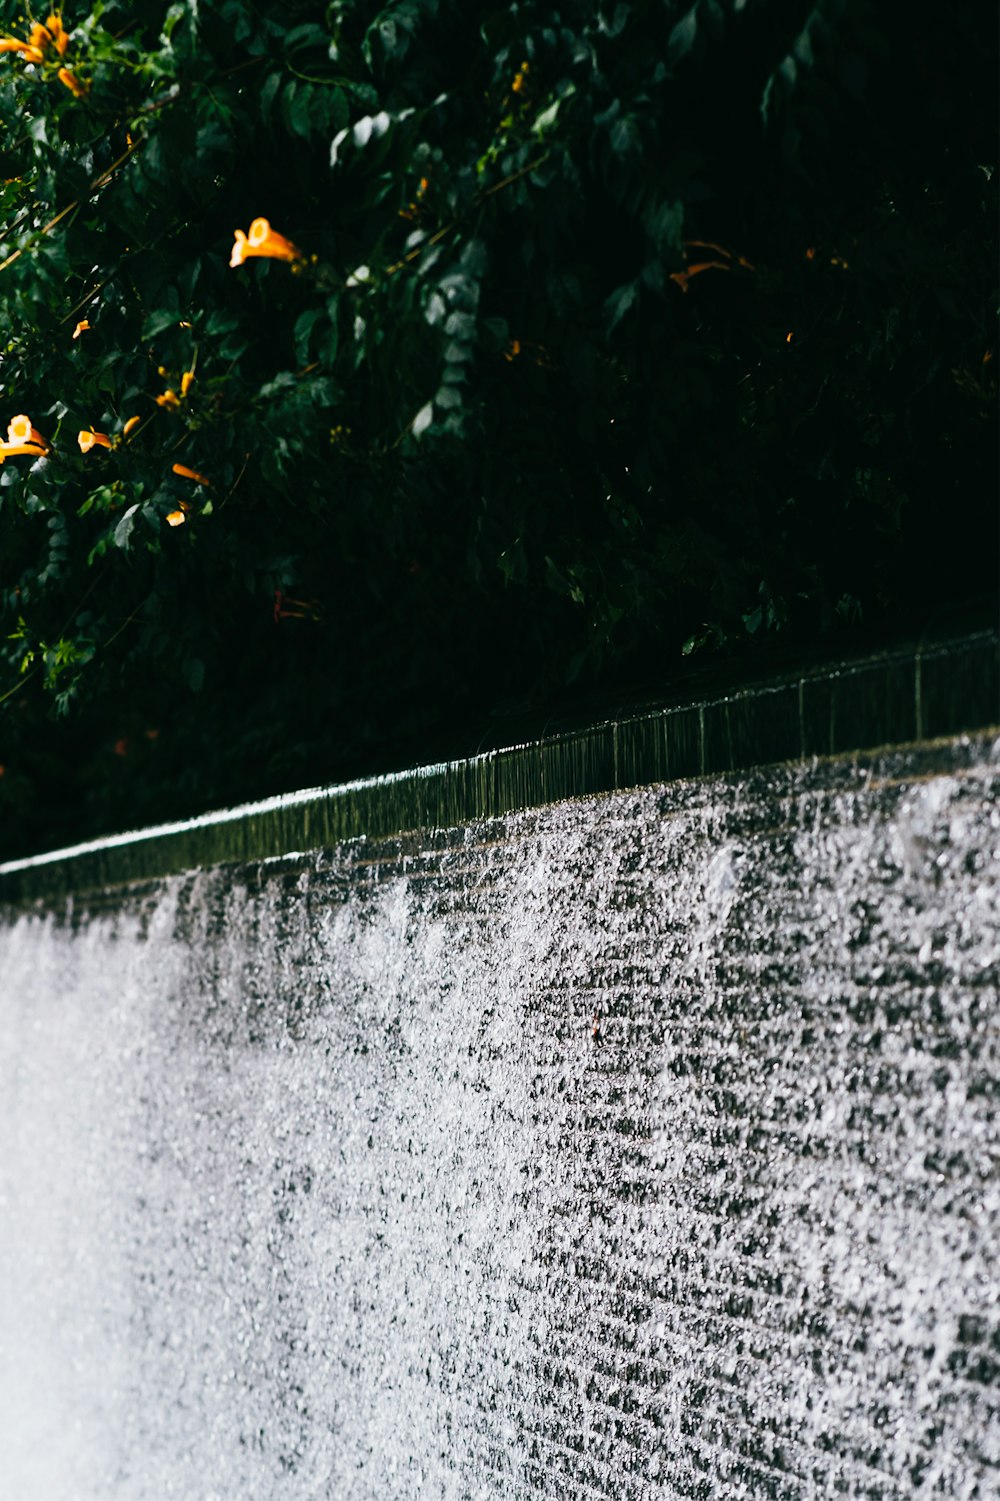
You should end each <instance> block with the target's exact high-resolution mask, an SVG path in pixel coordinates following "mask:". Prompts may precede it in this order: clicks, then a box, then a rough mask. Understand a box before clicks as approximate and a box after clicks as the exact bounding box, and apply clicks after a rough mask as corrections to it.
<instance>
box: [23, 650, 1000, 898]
mask: <svg viewBox="0 0 1000 1501" xmlns="http://www.w3.org/2000/svg"><path fill="white" fill-rule="evenodd" d="M998 725H1000V632H998V630H997V629H995V628H990V629H981V630H974V631H971V632H970V631H968V630H966V631H965V632H963V633H962V634H960V635H953V636H950V637H943V638H940V639H938V640H934V641H930V642H928V641H927V640H926V639H924V640H921V641H919V642H918V643H915V644H913V643H911V644H909V645H906V646H900V647H896V648H894V649H890V650H883V651H881V652H879V653H877V654H872V653H871V652H870V651H869V653H868V654H866V655H857V656H853V657H840V658H838V659H837V660H835V661H831V662H827V663H825V664H820V665H818V666H817V665H816V664H814V663H813V664H810V665H809V666H807V667H803V668H800V669H799V670H786V671H783V672H782V673H780V674H774V675H772V676H771V677H770V678H767V679H764V680H757V681H754V682H743V683H738V684H734V685H732V687H731V688H730V691H728V692H726V691H716V692H715V693H714V694H709V695H705V694H702V695H701V696H698V697H691V698H688V699H687V700H682V701H680V702H672V703H669V704H664V705H661V706H659V707H650V706H649V704H648V702H647V703H643V704H642V706H641V707H637V708H636V710H635V711H634V712H632V713H628V712H624V713H619V714H617V715H616V716H615V717H612V718H602V719H598V720H595V721H594V722H592V723H590V724H587V725H585V726H584V727H583V728H578V729H570V730H562V731H559V732H555V733H550V734H548V735H545V736H543V737H541V738H539V739H536V740H518V741H516V742H512V743H508V744H504V745H502V746H500V747H499V748H496V749H490V750H486V751H480V752H479V753H478V754H476V755H473V756H470V757H467V758H465V759H458V760H449V761H435V762H431V763H428V764H426V765H422V766H415V767H411V768H407V769H405V770H401V771H394V772H387V773H382V774H380V775H377V776H371V777H360V778H357V779H355V780H353V781H347V782H340V783H336V784H332V785H329V786H319V787H308V788H302V789H298V790H295V791H292V792H287V793H279V794H277V795H275V796H272V797H268V798H264V799H262V800H261V801H258V802H253V803H244V804H241V805H239V806H237V807H233V808H223V809H219V810H215V811H212V812H207V813H202V814H197V815H195V816H193V817H191V818H185V819H179V820H176V821H174V822H170V823H164V824H158V825H154V826H152V827H147V828H139V829H131V830H127V831H124V832H122V833H118V834H110V835H106V836H103V837H100V838H96V839H90V840H86V841H83V842H81V843H79V844H75V845H70V846H68V847H65V848H62V849H55V850H49V851H45V852H44V853H41V854H36V855H28V856H24V857H22V858H19V859H16V860H8V861H5V862H3V863H0V902H3V903H5V904H11V903H13V904H14V905H18V906H20V905H25V904H32V903H37V902H39V901H42V902H45V901H52V900H58V899H61V898H63V897H66V896H69V895H72V894H77V893H79V894H82V893H84V892H88V891H94V890H98V889H106V888H109V887H119V886H122V885H128V884H132V883H135V882H142V881H148V880H153V879H158V878H160V877H164V876H168V875H174V874H179V873H180V872H182V871H187V870H197V869H205V868H208V867H213V866H218V865H228V864H234V863H242V864H247V863H252V864H257V865H260V864H263V863H265V862H272V861H278V860H288V859H289V858H291V857H292V856H293V855H298V856H300V857H303V858H305V857H306V856H308V855H310V854H315V853H316V852H318V851H321V850H323V849H328V848H332V847H333V846H336V845H339V844H344V843H346V842H349V841H351V840H356V839H359V838H390V837H396V836H400V835H404V834H410V833H414V832H416V831H419V830H441V829H454V828H458V827H461V826H463V825H466V824H470V823H475V822H479V821H483V820H488V819H491V818H501V817H505V816H507V815H509V814H511V813H515V812H518V811H520V810H524V809H528V808H538V807H543V806H546V805H548V804H553V803H557V802H563V801H566V800H568V799H572V798H576V797H588V796H595V795H601V794H605V793H613V792H621V791H625V790H628V789H633V788H638V787H643V786H653V785H661V784H664V783H672V782H681V781H689V780H691V779H692V778H698V777H704V776H715V775H726V774H739V773H743V772H747V771H749V770H751V769H753V768H758V767H764V766H777V765H782V764H787V763H796V762H799V763H801V762H809V761H811V760H815V759H818V758H826V757H830V756H839V757H850V756H852V755H860V754H862V753H866V754H868V753H872V752H874V751H876V750H880V749H886V748H889V747H899V746H907V745H915V744H917V745H931V744H933V743H935V742H937V741H941V740H947V739H949V738H954V737H957V736H963V735H976V736H983V735H988V734H991V733H992V734H995V733H996V732H997V726H998Z"/></svg>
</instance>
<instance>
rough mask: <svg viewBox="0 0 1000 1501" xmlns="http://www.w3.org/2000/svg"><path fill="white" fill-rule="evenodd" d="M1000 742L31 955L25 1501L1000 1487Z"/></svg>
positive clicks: (333, 880) (990, 1491) (534, 816)
mask: <svg viewBox="0 0 1000 1501" xmlns="http://www.w3.org/2000/svg"><path fill="white" fill-rule="evenodd" d="M998 788H1000V745H997V744H993V743H990V742H988V741H983V740H979V741H972V742H955V743H953V744H951V745H950V746H940V745H939V746H937V747H933V748H924V749H920V750H913V751H907V752H892V753H886V754H883V755H881V756H878V757H871V758H869V759H868V760H867V761H862V762H849V761H846V760H845V761H842V762H837V761H827V762H824V763H821V764H813V765H803V766H798V767H795V768H783V769H779V770H778V771H772V772H769V773H766V774H765V773H759V774H747V775H743V776H730V777H720V778H713V779H706V780H703V781H700V782H689V783H677V784H673V785H671V786H669V787H662V788H651V789H647V790H644V791H640V792H635V793H616V794H614V795H611V796H607V797H603V798H599V799H593V800H589V801H580V802H572V803H563V804H560V805H557V806H553V807H550V808H548V809H544V810H541V811H537V812H532V813H529V814H522V815H518V816H516V817H510V818H507V819H505V820H504V821H503V822H493V823H490V824H480V825H475V826H471V827H468V828H466V829H462V830H457V831H453V832H451V833H447V834H437V835H433V836H431V835H428V836H425V837H424V838H420V837H411V838H408V839H406V840H394V841H382V842H372V841H368V842H365V841H358V842H355V843H352V844H350V845H346V846H343V847H341V848H339V849H337V850H334V851H327V852H325V853H323V854H321V855H316V856H310V857H308V858H305V857H302V858H297V859H288V860H284V861H280V862H275V863H271V864H269V865H265V866H256V867H253V868H244V869H237V870H235V871H232V870H230V871H222V872H207V873H201V874H196V875H188V876H179V877H173V878H170V879H167V880H165V881H163V882H162V883H159V884H156V885H147V886H145V887H143V888H141V889H132V890H131V891H129V892H127V893H121V892H119V893H115V894H108V895H106V896H104V897H91V898H89V899H87V900H82V899H77V901H76V902H75V904H74V903H73V902H68V903H66V904H65V905H63V906H61V907H60V908H59V909H58V910H55V911H46V910H44V909H43V908H38V909H33V910H31V911H24V912H21V913H18V912H15V911H13V910H8V912H7V913H6V915H5V917H4V919H3V921H2V923H0V987H2V991H0V1456H2V1459H0V1495H2V1497H3V1501H31V1498H37V1501H126V1498H130V1501H131V1498H136V1501H138V1498H143V1501H164V1498H167V1497H179V1498H182V1501H210V1498H216V1501H273V1498H288V1501H322V1498H330V1501H396V1498H417V1497H419V1498H441V1501H474V1498H475V1501H479V1498H482V1501H487V1498H488V1501H501V1498H504V1501H506V1498H510V1501H529V1498H536V1501H541V1498H551V1501H584V1498H586V1501H600V1498H603V1497H613V1498H614V1501H640V1498H641V1501H653V1498H659V1497H664V1498H685V1501H688V1498H690V1501H695V1498H697V1501H731V1498H758V1497H769V1498H782V1501H794V1498H806V1497H848V1498H865V1501H889V1498H896V1497H925V1496H926V1497H947V1498H953V1501H955V1498H962V1501H986V1498H987V1497H992V1496H994V1495H995V1494H996V1493H997V1488H998V1486H1000V1270H998V1265H1000V1170H998V1169H1000V1161H998V1159H1000V1141H998V1129H997V1101H998V1095H1000V1006H998V971H1000V857H998V849H1000V841H998V831H1000V811H998V809H1000V804H998V803H997V801H996V794H997V791H998Z"/></svg>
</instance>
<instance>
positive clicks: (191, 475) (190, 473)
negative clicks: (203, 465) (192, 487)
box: [170, 464, 212, 485]
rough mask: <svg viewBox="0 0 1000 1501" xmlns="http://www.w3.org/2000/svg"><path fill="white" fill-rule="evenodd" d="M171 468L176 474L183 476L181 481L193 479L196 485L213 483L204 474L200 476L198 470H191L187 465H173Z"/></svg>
mask: <svg viewBox="0 0 1000 1501" xmlns="http://www.w3.org/2000/svg"><path fill="white" fill-rule="evenodd" d="M170 467H171V468H172V469H173V471H174V473H175V474H179V475H180V476H181V479H193V480H194V482H195V484H196V485H210V484H211V483H212V481H211V480H210V479H206V478H205V476H204V475H203V474H199V473H198V471H197V469H189V468H188V466H187V465H186V464H171V466H170Z"/></svg>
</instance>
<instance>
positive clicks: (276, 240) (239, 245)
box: [229, 219, 303, 266]
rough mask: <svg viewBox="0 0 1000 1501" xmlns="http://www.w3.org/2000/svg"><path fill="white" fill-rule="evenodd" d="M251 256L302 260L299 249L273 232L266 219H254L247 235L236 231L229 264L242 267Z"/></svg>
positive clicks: (280, 259)
mask: <svg viewBox="0 0 1000 1501" xmlns="http://www.w3.org/2000/svg"><path fill="white" fill-rule="evenodd" d="M253 255H261V256H268V257H270V258H271V259H272V260H277V261H300V260H302V258H303V256H302V251H301V250H300V249H299V247H298V246H297V245H293V244H292V242H291V240H286V239H285V237H284V235H279V234H278V233H277V232H276V231H275V230H273V229H272V228H271V226H270V224H269V223H268V221H267V220H266V219H255V220H254V221H253V223H252V224H251V226H250V233H249V235H245V234H244V233H243V231H242V229H238V230H236V242H235V244H234V245H233V250H232V254H231V255H230V257H229V264H230V266H242V264H243V262H244V261H245V260H248V259H249V258H250V256H253Z"/></svg>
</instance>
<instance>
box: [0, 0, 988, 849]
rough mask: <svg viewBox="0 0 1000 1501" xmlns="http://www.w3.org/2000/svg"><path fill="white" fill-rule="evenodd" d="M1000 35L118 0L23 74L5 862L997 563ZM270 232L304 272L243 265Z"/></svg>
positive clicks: (7, 533)
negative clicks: (240, 245) (247, 242)
mask: <svg viewBox="0 0 1000 1501" xmlns="http://www.w3.org/2000/svg"><path fill="white" fill-rule="evenodd" d="M0 15H2V17H3V21H4V24H5V25H6V27H7V28H8V29H9V32H10V33H11V34H13V35H15V36H18V37H24V36H25V35H26V34H27V31H28V27H29V25H30V21H29V20H25V19H24V18H23V17H22V15H21V12H20V11H19V8H18V7H17V6H15V5H9V4H0ZM41 19H44V16H43V17H42V18H41ZM981 19H982V18H981V9H980V7H978V6H976V5H974V4H972V3H971V0H965V3H963V0H959V3H957V4H955V5H953V6H950V7H948V8H947V9H946V10H943V11H942V10H939V11H938V12H934V13H933V14H929V15H928V16H927V18H926V20H925V24H921V25H919V26H916V25H914V24H913V8H912V6H904V5H903V4H902V3H901V0H890V3H880V4H878V5H874V4H870V3H864V0H819V3H816V4H815V5H812V6H810V5H808V4H803V3H798V0H770V3H768V0H756V3H752V0H751V3H746V0H695V3H694V4H691V5H689V4H672V3H662V0H658V3H653V0H646V3H644V0H634V3H631V4H624V3H612V0H608V3H604V4H599V3H573V0H568V3H564V4H563V5H561V6H556V5H554V4H548V3H541V0H523V3H516V4H515V3H512V0H511V3H505V4H504V3H499V0H497V3H493V4H476V3H472V0H398V3H394V4H388V5H386V6H385V7H384V8H383V9H382V10H381V11H376V10H375V8H374V7H372V6H369V5H363V4H359V3H357V0H331V3H329V4H327V5H325V6H324V5H322V4H316V3H305V0H281V3H278V0H258V3H256V4H253V5H249V4H246V3H236V0H199V3H198V4H195V3H194V0H178V3H175V4H172V5H169V6H167V5H164V4H162V3H154V0H145V3H138V4H136V3H134V0H129V3H127V4H126V3H114V0H109V3H107V4H105V5H103V6H100V5H98V6H96V7H95V8H94V10H93V12H92V14H91V15H89V16H87V15H84V14H83V13H82V12H81V13H79V14H73V13H70V12H67V13H66V15H65V17H64V21H65V26H66V29H67V30H68V31H69V32H70V34H71V40H70V46H69V50H68V52H67V53H66V56H65V58H62V57H60V56H58V55H57V53H56V51H55V48H54V46H51V47H47V48H46V49H45V52H44V55H43V60H42V62H41V63H36V64H30V63H26V62H25V60H24V58H23V57H22V56H21V55H19V54H17V53H8V54H6V55H4V56H0V119H2V120H3V122H4V133H3V138H2V147H0V176H2V177H3V178H6V179H8V180H7V181H6V182H5V183H4V184H3V186H2V187H0V225H2V231H0V232H2V242H0V261H6V262H7V263H6V264H5V265H4V266H3V269H2V270H0V305H2V311H3V318H2V323H0V326H2V328H3V331H4V332H3V350H2V363H0V392H2V395H3V398H4V401H3V403H0V419H2V420H0V434H2V431H3V429H4V428H5V427H6V423H7V422H8V421H9V420H10V419H11V418H12V417H14V416H15V415H16V414H19V413H25V414H27V415H29V416H30V418H31V421H32V423H33V424H34V426H35V427H36V428H37V429H39V430H40V431H41V433H42V434H44V436H45V438H46V439H48V440H49V442H50V443H51V445H52V448H51V451H50V452H49V453H48V454H47V455H46V456H44V457H42V458H36V457H35V456H33V455H30V454H29V455H23V456H20V457H9V458H8V459H7V460H6V462H5V463H4V464H3V467H2V469H0V605H2V612H3V613H2V627H3V629H2V636H3V640H2V650H0V666H2V679H0V694H5V695H6V697H5V699H4V702H3V706H2V713H3V715H4V718H3V721H2V724H0V763H2V765H3V767H4V772H3V775H2V777H0V815H2V816H3V818H4V826H5V836H4V843H5V846H6V847H7V848H8V849H11V850H12V849H14V848H15V847H18V846H19V845H21V844H23V843H25V842H30V841H32V840H33V841H35V842H37V843H39V844H45V843H49V842H52V841H53V840H54V839H62V838H65V837H69V836H70V835H71V834H73V833H76V832H85V831H86V832H89V831H91V830H93V829H96V828H98V827H102V826H103V827H107V826H109V825H112V824H115V823H118V822H121V821H123V820H125V821H132V820H136V819H140V818H149V817H158V816H163V815H166V814H170V813H172V812H176V811H183V810H186V809H187V808H190V807H195V806H197V805H198V804H199V803H204V802H212V801H214V802H219V801H223V800H226V799H227V798H228V797H230V796H249V795H254V794H256V793H259V792H261V791H269V790H273V789H274V788H275V787H277V786H280V785H290V784H294V783H295V782H298V781H300V780H302V779H304V778H312V777H318V778H326V777H333V776H338V775H342V774H344V773H345V772H350V771H355V770H363V769H372V768H373V767H377V766H378V765H379V764H381V763H386V762H389V761H391V760H392V759H393V757H394V756H395V755H396V754H397V750H399V753H400V754H413V753H414V750H413V747H414V746H416V745H418V744H422V743H423V742H424V738H425V737H427V736H428V735H430V734H433V733H435V732H437V731H440V730H441V729H442V727H443V726H444V725H445V724H447V723H448V722H449V721H452V722H454V721H460V720H462V719H464V718H468V719H469V720H477V719H480V718H481V717H482V716H483V715H485V714H487V713H488V712H489V711H491V710H495V709H497V708H501V707H504V706H508V705H511V704H515V705H517V704H528V703H532V702H533V703H536V704H537V703H540V702H542V701H544V699H545V698H546V696H549V695H551V694H553V693H555V692H559V691H561V689H562V686H563V685H564V684H565V683H566V682H567V681H568V680H573V679H577V680H579V681H581V682H583V681H594V680H595V679H600V678H601V676H602V674H603V675H604V677H605V678H606V677H607V675H608V674H609V673H612V672H620V671H622V670H629V671H642V672H645V673H646V674H647V675H648V674H649V673H650V672H651V671H653V670H655V671H657V672H660V673H665V672H666V671H668V670H672V667H673V664H674V663H677V662H680V660H681V658H682V655H683V654H684V653H687V654H692V653H700V652H704V651H708V650H713V649H715V650H718V649H719V648H722V649H725V650H732V649H734V648H735V647H736V645H738V643H740V642H748V643H751V644H752V643H754V642H756V641H757V640H759V639H761V638H763V637H767V636H771V635H774V633H776V632H785V633H798V635H799V636H801V637H804V636H808V635H811V634H814V633H815V632H817V631H821V630H830V629H834V628H836V627H837V626H838V625H839V624H844V625H849V624H856V623H857V621H858V619H863V620H864V621H865V622H871V623H873V622H877V621H879V620H881V619H885V618H890V619H891V618H893V617H894V616H899V615H902V614H906V613H918V614H919V613H924V614H927V613H930V612H932V611H933V610H934V609H935V608H936V607H938V606H939V605H941V604H943V603H945V602H947V601H949V600H954V599H955V598H958V597H961V596H962V595H963V594H967V593H970V592H979V591H982V590H985V589H988V588H990V587H992V585H993V582H994V575H995V565H996V545H995V518H996V508H997V495H996V475H995V453H994V442H993V436H992V410H993V406H994V402H995V391H996V363H997V360H996V337H995V324H994V319H995V311H996V306H995V305H996V285H995V262H996V256H995V227H996V210H995V199H996V193H995V189H996V170H995V169H996V165H997V156H996V141H995V116H996V110H995V102H994V97H993V96H994V91H995V83H994V79H995V61H996V58H995V38H994V37H993V35H992V33H989V34H984V31H983V28H982V25H981ZM60 66H68V67H69V68H71V69H72V74H73V77H74V79H75V80H76V83H77V88H76V89H74V88H71V87H70V86H68V85H67V84H66V83H64V82H63V81H61V80H60V79H59V77H58V76H57V72H58V68H59V67H60ZM84 90H86V92H85V93H84V92H83V91H84ZM258 216H265V217H266V218H268V219H269V220H270V222H271V225H272V226H273V229H274V230H275V231H277V232H278V233H279V234H280V235H282V236H285V237H287V239H288V240H290V241H292V242H293V243H294V245H295V246H296V247H300V248H301V251H302V258H301V259H300V260H297V261H288V260H281V259H268V258H264V257H257V258H252V259H248V260H247V261H246V263H245V264H243V265H242V266H239V267H237V268H235V269H234V268H231V267H230V265H229V256H230V251H231V248H232V245H233V235H234V230H235V229H236V228H237V227H239V228H240V229H241V230H242V231H244V232H246V231H247V230H248V229H249V226H250V224H251V221H252V220H254V219H255V218H256V217H258ZM57 218H58V222H54V221H56V220H57ZM15 256H16V258H12V257H15ZM81 319H86V320H87V321H88V322H89V324H90V327H89V329H88V330H86V331H84V332H83V333H81V335H80V336H79V337H78V338H77V339H75V340H74V339H73V337H72V334H73V330H74V327H75V326H76V324H77V323H78V322H79V321H80V320H81ZM186 371H187V372H190V371H193V372H194V379H193V382H191V383H190V386H189V389H188V390H187V392H186V394H183V395H182V377H183V375H184V372H186ZM168 390H171V391H173V392H175V393H176V395H177V402H176V405H158V404H157V400H156V398H157V397H158V396H163V395H164V393H165V392H166V391H168ZM133 416H138V417H140V418H141V419H142V420H141V423H140V425H139V427H138V430H137V431H135V432H133V433H132V434H131V436H130V438H129V439H128V441H125V439H124V437H123V436H122V429H123V425H124V423H125V422H126V420H127V419H129V418H131V417H133ZM91 427H93V428H95V429H96V430H97V431H98V432H100V433H106V434H107V435H108V436H109V439H110V440H112V442H113V446H112V447H111V448H110V449H107V448H104V447H101V446H96V447H93V448H91V450H90V451H89V452H87V453H81V451H80V448H79V445H78V442H77V433H78V431H80V430H87V429H89V428H91ZM174 464H180V465H182V466H184V467H186V468H187V469H189V470H192V471H194V472H195V473H196V474H199V475H202V476H204V477H205V478H206V479H207V480H208V481H209V482H210V483H209V484H208V485H203V484H200V483H199V482H198V481H197V480H194V479H191V478H189V477H187V476H185V475H183V474H180V475H179V474H177V473H175V472H174V470H173V465H174ZM183 507H188V509H186V510H185V509H183ZM179 511H180V513H181V514H182V515H183V517H184V521H183V524H182V525H167V521H166V518H167V517H168V516H173V517H174V519H176V515H177V513H178V512H179ZM53 716H56V717H55V718H53ZM59 716H61V718H60V717H59ZM400 747H403V748H404V749H402V750H400V749H399V748H400ZM455 748H456V749H468V748H470V747H468V746H458V745H457V746H455ZM472 748H474V747H472Z"/></svg>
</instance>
